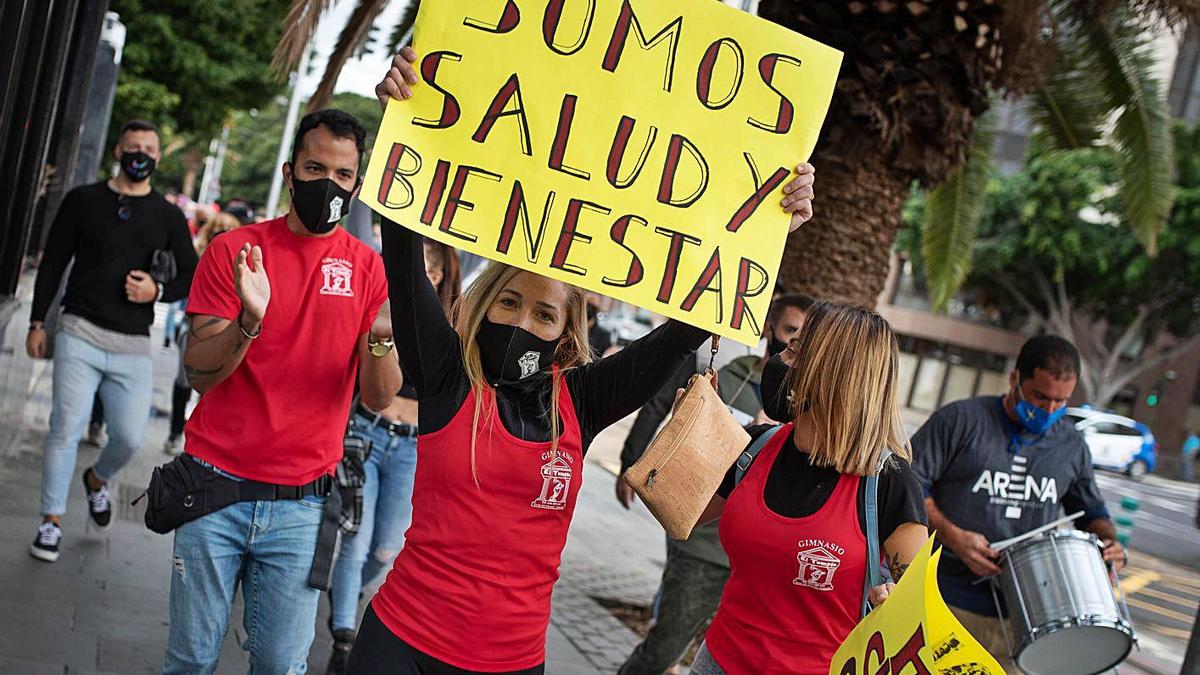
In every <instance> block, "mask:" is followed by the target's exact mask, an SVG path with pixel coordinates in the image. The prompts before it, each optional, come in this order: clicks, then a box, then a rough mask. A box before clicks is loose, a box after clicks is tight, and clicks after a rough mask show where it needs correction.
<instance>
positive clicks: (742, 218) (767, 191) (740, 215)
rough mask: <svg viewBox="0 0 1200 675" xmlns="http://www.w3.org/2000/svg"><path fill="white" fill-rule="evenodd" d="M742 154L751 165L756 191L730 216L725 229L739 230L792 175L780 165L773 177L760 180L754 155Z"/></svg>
mask: <svg viewBox="0 0 1200 675" xmlns="http://www.w3.org/2000/svg"><path fill="white" fill-rule="evenodd" d="M742 156H743V157H745V158H746V164H747V165H748V166H749V167H750V178H751V179H752V180H753V181H754V192H753V193H751V194H750V196H749V197H747V198H746V201H744V202H742V205H741V206H740V207H738V210H737V211H734V212H733V215H732V216H730V217H729V223H727V224H726V225H725V229H726V230H729V231H730V232H737V231H738V229H740V228H741V227H742V224H743V223H745V222H746V221H747V220H748V219H749V218H750V216H752V215H754V212H755V211H757V210H758V207H759V206H761V205H762V203H763V202H764V201H766V199H767V197H769V196H770V195H771V193H772V192H774V191H775V190H776V189H778V188H779V186H781V185H783V182H784V181H786V180H787V178H788V176H790V175H791V173H790V172H789V171H788V170H787V169H785V168H783V167H780V168H778V169H775V173H773V174H771V177H770V178H768V179H767V180H766V182H759V180H760V179H759V174H758V167H757V166H756V165H755V164H754V157H752V156H751V155H750V153H748V152H743V153H742Z"/></svg>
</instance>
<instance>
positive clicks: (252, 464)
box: [186, 217, 387, 485]
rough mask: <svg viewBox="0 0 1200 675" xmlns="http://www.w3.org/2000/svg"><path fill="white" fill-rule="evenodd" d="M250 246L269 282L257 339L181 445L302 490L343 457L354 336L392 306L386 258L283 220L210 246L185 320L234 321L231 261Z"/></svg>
mask: <svg viewBox="0 0 1200 675" xmlns="http://www.w3.org/2000/svg"><path fill="white" fill-rule="evenodd" d="M247 242H249V243H250V244H251V245H256V246H261V247H262V251H263V267H264V269H266V272H267V277H268V279H269V280H270V283H271V300H270V303H269V304H268V306H267V312H266V316H265V317H263V323H262V334H261V335H259V337H258V338H257V339H255V340H254V341H253V342H251V344H250V348H249V350H248V351H247V352H246V356H245V358H244V359H243V361H242V363H241V365H239V366H238V367H237V369H236V370H234V371H233V373H231V374H230V375H229V377H227V378H225V380H224V381H223V382H221V383H220V384H218V385H217V386H215V387H213V388H212V389H210V390H209V391H208V392H207V393H206V394H204V395H203V396H201V397H200V403H199V404H198V405H197V406H196V410H195V411H194V412H193V413H192V417H191V419H190V420H188V424H187V442H186V450H187V452H188V453H189V454H191V455H193V456H194V457H197V458H199V459H202V460H204V461H206V462H208V463H210V464H212V465H214V466H216V467H218V468H220V469H222V470H224V471H227V472H229V473H231V474H233V475H235V476H240V477H242V478H249V479H251V480H257V481H263V482H267V483H275V484H279V485H303V484H304V483H307V482H309V481H311V480H313V479H315V478H317V477H318V476H320V475H322V474H326V473H330V472H331V471H332V470H333V466H334V465H335V464H336V463H337V462H338V460H339V459H341V457H342V436H343V434H344V432H345V430H346V418H347V415H348V413H349V410H350V400H351V397H352V396H353V391H354V380H355V376H356V374H357V370H358V341H359V338H360V337H361V336H362V335H363V334H365V333H366V332H367V331H368V330H370V328H371V324H372V323H373V322H374V321H375V316H376V314H377V313H378V312H379V308H380V306H381V305H382V304H383V302H384V300H386V299H387V278H386V277H385V276H384V271H383V264H382V262H381V261H380V258H379V255H378V254H376V253H375V252H374V251H372V250H371V249H370V248H368V247H367V246H366V245H365V244H363V243H362V242H360V241H358V240H357V239H355V238H354V237H352V236H350V235H349V234H347V233H346V231H345V230H343V229H341V228H338V229H336V230H334V233H333V234H331V235H329V236H327V237H302V236H299V235H296V234H294V233H292V231H291V230H289V229H288V227H287V223H286V221H285V219H284V217H280V218H276V219H274V220H268V221H264V222H261V223H256V224H254V225H248V226H246V227H241V228H238V229H236V230H232V231H230V232H226V233H224V234H222V235H220V236H218V237H216V238H215V239H213V240H212V243H211V244H209V246H208V248H207V249H206V250H205V252H204V256H203V257H202V258H201V259H200V265H199V266H198V267H197V268H196V276H195V278H194V280H193V281H192V290H191V295H190V296H189V298H188V306H187V312H188V314H189V315H196V314H207V315H211V316H216V317H220V318H223V319H230V320H236V319H237V316H238V314H239V312H241V302H240V301H239V300H238V298H237V293H236V292H235V291H234V287H233V261H234V259H235V258H236V257H237V253H238V251H240V250H241V248H242V245H243V244H245V243H247Z"/></svg>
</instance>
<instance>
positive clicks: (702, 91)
mask: <svg viewBox="0 0 1200 675" xmlns="http://www.w3.org/2000/svg"><path fill="white" fill-rule="evenodd" d="M722 47H728V48H729V51H730V52H732V53H733V56H734V59H736V67H735V68H734V76H733V82H732V83H731V84H730V86H729V91H728V92H726V93H725V95H724V96H722V97H721V98H719V99H717V100H716V101H713V100H712V98H711V96H712V78H713V71H714V70H716V66H717V61H718V60H719V59H720V58H721V51H722ZM745 66H746V55H745V54H744V53H743V52H742V46H741V45H740V44H738V42H737V40H734V39H733V38H730V37H723V38H719V39H717V40H714V41H713V43H712V44H710V45H709V46H708V49H706V50H704V56H703V58H701V59H700V70H699V72H698V73H697V74H696V98H698V99H700V103H702V104H704V107H705V108H708V109H709V110H720V109H721V108H724V107H725V106H727V105H729V104H730V103H733V99H734V98H735V97H737V95H738V90H739V89H741V88H742V70H743V69H744V68H745Z"/></svg>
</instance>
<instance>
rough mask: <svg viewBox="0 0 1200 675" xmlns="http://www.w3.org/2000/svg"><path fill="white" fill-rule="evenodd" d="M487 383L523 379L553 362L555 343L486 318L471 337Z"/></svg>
mask: <svg viewBox="0 0 1200 675" xmlns="http://www.w3.org/2000/svg"><path fill="white" fill-rule="evenodd" d="M475 340H476V341H477V342H478V343H479V358H480V359H481V360H482V361H483V373H484V375H486V376H487V378H488V380H489V381H492V382H495V381H497V380H509V381H515V380H523V379H525V378H527V377H529V376H530V375H533V374H535V373H539V372H541V371H543V370H546V369H547V368H549V367H550V365H551V364H553V363H554V352H555V349H556V348H557V347H558V342H557V341H556V340H543V339H541V338H540V337H538V336H536V335H534V334H533V333H530V332H529V331H527V330H525V329H524V328H518V327H517V326H510V325H508V324H506V323H492V322H491V321H489V320H488V318H487V317H486V316H484V317H483V322H482V323H480V324H479V332H477V333H476V334H475Z"/></svg>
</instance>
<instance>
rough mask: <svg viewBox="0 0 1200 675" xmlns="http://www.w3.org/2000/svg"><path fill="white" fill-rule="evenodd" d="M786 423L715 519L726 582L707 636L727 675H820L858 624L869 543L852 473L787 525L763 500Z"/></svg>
mask: <svg viewBox="0 0 1200 675" xmlns="http://www.w3.org/2000/svg"><path fill="white" fill-rule="evenodd" d="M791 433H792V425H790V424H789V425H787V426H785V427H784V428H783V429H780V430H779V432H778V433H776V434H775V436H774V437H773V438H772V439H771V440H770V442H769V443H767V446H766V447H765V448H763V450H762V452H761V453H760V454H759V456H758V458H757V459H755V461H754V464H752V465H751V467H750V470H749V471H748V472H747V473H746V475H745V477H744V478H743V480H742V482H741V483H740V484H739V485H738V486H737V488H736V489H735V490H734V491H733V492H732V493H731V494H730V495H729V500H728V501H727V502H726V503H725V510H724V511H723V512H722V514H721V525H720V534H721V545H722V546H724V547H725V551H726V553H728V554H729V566H730V572H731V573H730V576H729V582H728V583H726V584H725V592H724V594H723V595H722V596H721V605H720V609H719V610H718V611H717V616H716V618H714V619H713V623H712V627H711V628H709V629H708V635H707V637H706V638H705V639H706V640H707V642H708V649H709V651H710V652H711V653H712V655H713V658H714V659H715V660H716V661H717V663H718V664H720V665H721V667H722V668H723V669H724V670H725V672H727V673H729V675H745V674H750V673H753V674H754V675H769V674H774V673H780V674H782V673H789V674H795V673H803V674H808V673H813V674H817V675H826V673H828V672H829V661H830V660H831V659H832V658H833V655H834V653H835V652H836V651H837V648H838V647H839V646H840V645H841V643H842V640H844V639H845V638H846V636H847V635H849V634H850V631H851V630H853V628H854V626H855V625H857V624H858V621H859V614H860V612H861V605H862V591H863V579H864V577H865V576H866V572H867V567H866V561H867V540H866V537H864V536H863V532H862V527H861V526H860V525H859V523H858V485H859V481H860V480H861V479H860V478H859V477H858V476H852V475H845V474H843V475H842V476H841V477H840V478H839V479H838V484H837V486H836V487H835V488H834V490H833V495H832V496H831V497H830V498H829V501H827V502H825V505H824V506H822V507H821V508H820V509H819V510H818V511H817V512H816V513H813V514H812V515H809V516H805V517H803V518H785V517H784V516H781V515H779V514H777V513H775V512H774V511H772V510H771V509H770V508H769V507H768V506H767V504H766V502H765V501H764V500H763V490H764V488H765V487H766V481H767V474H769V473H770V472H771V467H772V466H773V465H774V463H775V458H776V457H777V456H778V455H779V452H780V448H782V447H783V445H784V442H785V441H786V440H787V438H788V437H789V436H790V435H791Z"/></svg>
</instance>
